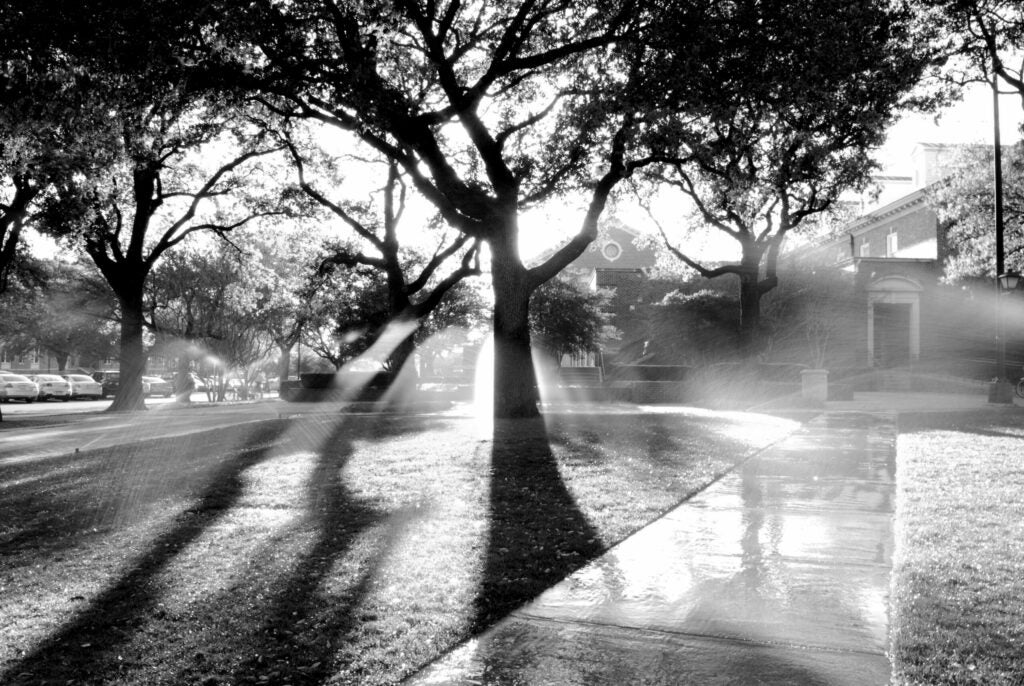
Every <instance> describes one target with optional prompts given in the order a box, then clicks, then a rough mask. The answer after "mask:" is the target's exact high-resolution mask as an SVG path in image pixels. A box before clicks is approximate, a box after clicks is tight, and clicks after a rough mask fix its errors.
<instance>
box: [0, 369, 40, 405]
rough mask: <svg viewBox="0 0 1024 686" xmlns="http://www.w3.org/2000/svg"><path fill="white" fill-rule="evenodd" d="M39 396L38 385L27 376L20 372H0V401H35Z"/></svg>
mask: <svg viewBox="0 0 1024 686" xmlns="http://www.w3.org/2000/svg"><path fill="white" fill-rule="evenodd" d="M37 397H39V386H37V385H36V384H35V382H34V381H32V380H31V379H29V378H28V377H27V376H22V375H21V374H8V373H6V372H5V373H3V374H0V402H7V401H8V400H24V401H25V402H27V403H32V402H35V400H36V398H37Z"/></svg>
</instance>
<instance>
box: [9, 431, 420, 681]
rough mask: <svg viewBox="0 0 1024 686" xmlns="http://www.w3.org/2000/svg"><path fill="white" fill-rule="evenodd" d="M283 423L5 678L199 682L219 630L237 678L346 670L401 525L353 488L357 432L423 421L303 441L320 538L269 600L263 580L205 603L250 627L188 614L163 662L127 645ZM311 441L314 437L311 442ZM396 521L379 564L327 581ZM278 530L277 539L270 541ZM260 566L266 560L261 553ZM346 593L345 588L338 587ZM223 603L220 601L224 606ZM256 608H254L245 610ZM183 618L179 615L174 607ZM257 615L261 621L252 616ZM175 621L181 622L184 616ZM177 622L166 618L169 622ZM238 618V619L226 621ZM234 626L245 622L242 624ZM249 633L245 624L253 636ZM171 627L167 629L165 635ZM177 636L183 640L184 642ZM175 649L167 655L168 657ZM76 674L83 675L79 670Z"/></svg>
mask: <svg viewBox="0 0 1024 686" xmlns="http://www.w3.org/2000/svg"><path fill="white" fill-rule="evenodd" d="M282 428H283V427H282V425H280V424H277V423H275V424H273V425H271V426H265V427H263V428H262V429H257V430H256V431H255V432H254V433H252V434H251V435H250V437H249V439H248V441H247V443H246V444H245V445H244V446H242V447H240V448H238V449H236V450H235V451H234V453H233V454H232V455H230V456H228V457H226V458H225V459H224V461H223V462H222V463H221V464H220V465H219V466H218V467H217V468H216V469H215V470H214V471H212V473H210V474H209V475H208V478H207V479H206V480H205V483H206V484H207V485H206V488H205V491H203V492H202V494H201V495H200V496H199V497H198V498H197V501H196V503H195V505H194V506H193V507H191V508H190V509H189V510H188V511H186V512H185V513H183V514H182V515H181V516H180V517H179V518H178V519H177V521H176V522H175V524H174V526H173V528H172V529H171V530H170V531H167V532H166V533H164V534H163V535H161V536H159V537H157V538H155V539H154V540H153V541H152V542H151V543H150V545H149V546H148V550H147V552H146V553H144V554H143V555H142V556H141V557H140V558H139V559H138V560H137V562H135V564H134V565H133V567H132V568H131V569H129V570H127V571H126V572H124V573H123V574H122V575H121V576H120V577H119V578H117V579H116V580H114V581H113V582H112V585H111V586H110V587H109V589H108V590H106V591H104V592H103V593H101V594H100V595H99V596H98V597H97V598H96V599H95V600H94V601H92V602H91V603H90V605H89V607H88V608H86V609H85V610H84V611H83V612H82V613H80V614H79V615H77V616H76V617H75V618H74V619H73V620H72V621H70V622H69V623H68V624H66V625H65V626H63V627H62V628H61V629H60V631H59V632H57V633H55V634H54V635H52V636H51V637H49V638H48V639H47V640H45V641H44V642H43V643H42V644H41V645H39V646H38V647H36V648H35V649H34V650H33V651H32V652H31V653H30V654H28V655H27V656H25V657H23V658H21V659H19V660H17V661H15V662H12V663H10V664H9V665H8V666H7V667H8V668H7V669H6V671H5V673H0V681H2V682H3V683H12V684H40V683H70V682H76V683H77V681H82V680H84V681H86V682H89V681H94V682H107V681H117V680H119V679H120V680H124V681H125V682H139V680H140V679H142V675H141V673H140V671H141V672H144V671H146V670H149V671H150V673H153V672H152V670H154V669H156V670H157V672H158V673H160V675H161V677H160V679H159V681H160V682H161V683H200V682H202V681H204V677H208V676H209V675H210V674H211V671H210V667H211V665H204V664H201V660H199V662H200V664H197V658H199V657H200V656H198V655H195V654H194V653H190V652H189V651H188V647H189V646H190V645H192V643H190V641H193V640H194V639H195V636H193V635H192V634H193V633H195V632H198V633H204V632H205V633H206V634H208V635H210V636H212V639H213V644H209V645H201V646H200V647H201V648H202V649H203V650H208V651H209V652H212V653H217V654H220V655H224V654H225V653H227V656H228V658H229V660H230V661H231V662H232V663H233V665H235V666H234V667H232V668H231V671H232V672H234V674H233V677H234V678H233V680H238V679H241V680H242V681H246V680H248V681H255V680H256V679H257V678H259V677H262V676H267V675H268V674H270V673H271V672H275V678H278V677H279V678H280V680H281V681H287V682H289V683H293V684H300V683H302V684H314V683H323V682H325V681H326V680H327V679H328V678H329V676H330V675H331V674H332V673H333V671H334V669H336V665H335V664H334V660H333V656H334V655H335V654H336V653H337V651H338V647H339V643H340V642H342V641H344V640H345V635H346V633H347V632H348V631H349V629H351V627H352V626H353V624H354V622H355V621H356V619H355V618H354V617H353V612H352V611H353V609H354V608H355V607H356V606H357V605H358V604H359V602H360V600H361V599H362V598H363V596H364V595H365V592H366V589H367V588H368V585H369V584H370V583H371V582H372V581H373V580H374V577H375V564H378V563H379V562H380V561H381V560H383V559H385V558H386V556H387V550H388V545H389V541H390V540H391V539H393V538H394V537H393V536H389V535H388V534H389V533H396V532H394V531H391V530H392V529H397V528H400V527H401V521H400V520H402V513H401V512H395V511H391V512H388V511H385V510H383V509H380V508H377V507H375V506H374V504H373V503H372V502H367V501H366V499H361V498H359V497H357V496H355V495H353V494H352V493H350V492H349V490H348V489H347V488H346V486H345V484H344V481H343V479H342V475H341V470H342V468H343V467H344V465H345V464H346V463H347V461H348V459H349V458H350V457H351V455H352V453H353V446H354V441H356V440H360V439H363V440H370V439H373V440H380V439H382V438H386V437H387V436H388V435H398V434H400V433H408V432H416V431H422V430H423V429H424V426H423V424H422V422H417V421H409V420H406V421H402V422H387V421H384V422H381V421H375V420H372V419H371V420H369V421H367V420H363V421H357V422H355V425H354V426H352V425H350V424H349V422H347V421H339V423H338V424H337V425H335V426H333V427H331V428H330V429H329V430H327V431H326V432H323V433H322V434H320V435H318V436H315V437H312V438H310V437H309V436H306V437H304V438H303V439H302V441H301V442H300V443H304V444H300V445H298V446H297V447H298V448H300V449H305V448H307V447H308V448H310V449H312V450H313V451H315V457H314V459H315V465H314V468H313V472H312V473H311V474H310V475H309V479H308V481H307V482H306V483H305V493H304V495H305V497H304V498H303V494H302V493H297V494H296V500H298V501H300V502H301V501H304V502H301V509H302V510H303V512H304V514H305V518H304V520H303V523H302V525H301V526H300V527H299V528H302V529H303V530H309V531H311V532H312V538H313V540H312V543H311V544H310V545H309V547H308V548H305V549H304V551H303V553H302V555H301V557H300V559H299V560H298V561H297V563H295V564H294V565H292V566H290V571H289V572H288V574H287V575H286V576H284V577H281V578H277V577H275V578H273V579H270V581H272V588H273V589H274V592H273V594H272V595H271V597H270V598H269V599H266V600H263V599H262V596H259V597H258V598H256V597H255V596H257V595H258V594H257V592H256V591H255V590H254V588H253V587H251V586H250V587H247V588H244V589H243V593H246V592H249V591H252V596H249V597H240V596H239V594H237V593H236V594H234V595H230V597H228V596H222V597H220V599H219V600H218V601H216V602H215V603H214V604H213V605H212V606H210V604H209V603H207V602H206V601H201V602H203V603H204V604H205V605H206V607H205V610H207V612H204V613H203V614H204V615H205V616H206V617H211V616H212V617H217V616H218V613H221V612H222V613H224V615H225V616H226V615H231V616H232V617H233V618H234V619H236V620H237V619H239V618H240V619H242V620H243V621H246V622H247V624H246V625H244V630H242V631H240V632H239V631H236V633H233V634H230V635H225V634H219V635H217V634H216V631H213V632H212V633H211V632H210V629H211V627H210V626H201V625H196V624H195V621H196V619H195V618H194V617H193V618H186V619H185V620H184V621H185V622H186V623H185V624H183V625H181V626H180V627H173V626H167V627H165V629H167V630H173V631H176V633H177V634H179V635H181V637H182V641H181V645H180V646H166V645H161V646H155V648H156V649H157V652H159V653H161V654H162V656H163V657H154V661H153V662H147V663H144V664H141V665H140V664H132V665H128V664H125V663H122V662H121V661H120V657H119V652H123V650H124V647H125V646H128V645H129V644H131V643H132V641H133V639H134V638H135V637H136V636H137V635H139V634H140V632H143V631H149V630H150V629H148V628H147V626H148V624H149V623H150V622H152V621H153V620H154V619H157V620H161V619H163V618H162V617H161V615H162V614H163V611H162V609H161V607H160V601H161V600H162V599H163V597H162V588H161V584H160V583H158V579H159V577H160V576H161V575H162V574H163V573H164V572H165V571H166V570H167V569H168V568H169V567H170V566H171V565H172V564H173V563H174V562H175V560H176V559H177V558H178V557H179V556H181V555H182V553H184V552H185V551H186V549H187V548H188V547H189V546H190V545H191V544H193V543H194V542H196V541H197V539H199V538H200V536H202V535H203V534H204V532H206V531H208V530H209V529H210V528H211V527H212V526H214V525H216V524H217V522H218V521H219V520H221V519H222V517H223V516H224V515H225V514H226V513H228V512H230V511H231V510H232V509H233V508H234V507H235V506H236V505H238V504H239V503H240V500H241V498H242V496H243V494H244V493H243V492H244V490H245V488H246V472H248V471H249V470H251V469H252V468H254V467H256V466H257V465H259V464H261V463H263V462H266V461H267V460H268V459H271V458H273V457H274V451H273V447H274V445H275V441H276V439H279V438H281V436H282ZM310 441H312V444H310V443H309V442H310ZM386 520H390V521H389V522H388V524H389V530H388V531H387V532H385V535H384V537H383V542H381V543H377V544H375V546H374V549H375V554H374V555H373V558H372V559H373V563H375V564H370V565H369V566H368V569H366V570H363V571H362V572H361V574H360V575H359V576H358V577H357V579H356V581H355V582H354V583H352V584H350V585H349V587H347V588H345V589H343V590H342V591H340V592H339V594H338V595H332V594H327V593H325V592H324V591H323V583H324V580H325V579H326V578H328V576H329V575H330V574H331V573H332V571H333V567H334V565H335V564H336V563H337V562H338V560H339V559H340V558H341V557H342V556H343V555H344V554H345V553H346V551H348V550H349V549H350V548H351V546H352V543H353V541H354V540H355V539H356V538H357V537H358V536H359V535H360V534H361V533H364V532H365V531H366V530H367V529H368V528H370V527H371V526H374V525H377V524H380V523H382V522H385V521H386ZM272 544H273V541H271V545H272ZM256 563H257V567H259V566H260V562H259V561H256ZM268 574H275V573H274V572H264V571H260V570H259V569H257V571H256V580H257V582H265V581H267V580H268ZM339 596H340V597H339ZM251 600H256V601H257V602H256V603H255V605H254V606H253V607H254V609H252V610H248V611H247V610H242V613H243V614H241V615H240V614H239V608H238V607H236V605H238V604H239V601H251ZM218 603H219V605H218ZM245 612H248V614H245ZM171 620H174V622H176V621H180V618H170V617H168V618H167V622H171ZM254 621H255V622H256V623H257V626H256V627H255V628H252V627H250V626H249V625H250V624H251V623H252V622H254ZM174 622H172V624H173V623H174ZM165 624H166V622H165ZM224 626H230V622H228V623H227V624H224ZM233 628H235V629H238V628H239V627H238V625H237V624H236V625H235V626H234V627H233ZM243 634H244V635H243ZM164 635H165V636H166V633H165V634H164ZM176 642H177V641H176ZM160 660H164V662H162V663H161V662H160ZM213 667H214V670H213V673H218V675H219V673H221V672H222V671H223V668H224V665H222V664H221V665H214V666H213ZM76 680H77V681H76Z"/></svg>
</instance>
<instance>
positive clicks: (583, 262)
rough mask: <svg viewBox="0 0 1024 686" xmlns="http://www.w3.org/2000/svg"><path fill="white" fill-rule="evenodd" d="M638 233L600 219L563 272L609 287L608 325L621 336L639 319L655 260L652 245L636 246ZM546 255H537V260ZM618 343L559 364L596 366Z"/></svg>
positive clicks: (593, 286) (590, 284)
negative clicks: (593, 236)
mask: <svg viewBox="0 0 1024 686" xmlns="http://www.w3.org/2000/svg"><path fill="white" fill-rule="evenodd" d="M639 235H640V234H639V233H638V232H637V231H635V230H633V229H631V228H630V227H628V226H626V225H625V224H623V223H622V222H621V221H618V220H617V219H614V218H613V219H610V220H608V221H606V222H603V223H602V224H601V227H600V229H599V232H598V236H597V238H596V239H595V240H594V241H593V242H592V243H591V244H590V245H589V246H588V247H587V249H586V250H585V251H584V252H583V254H582V255H580V256H579V257H577V258H576V259H575V260H574V261H573V262H572V263H571V264H570V265H569V266H568V267H567V268H566V269H565V271H564V272H563V274H564V275H565V276H567V277H569V278H572V279H575V280H576V281H577V282H578V283H580V284H582V285H584V286H585V287H587V288H589V289H591V290H595V291H596V290H599V289H609V290H611V291H612V297H611V300H610V302H609V303H608V305H607V307H606V311H607V312H608V313H609V314H610V315H612V322H611V323H612V325H613V326H614V327H615V328H616V329H618V330H619V331H621V332H623V333H624V334H625V335H624V339H628V337H629V336H628V334H629V333H630V332H631V331H632V330H634V329H635V328H636V327H637V326H638V323H639V321H640V320H641V319H642V315H641V311H642V310H643V307H642V306H643V305H644V299H645V293H646V292H647V290H648V289H647V288H646V285H647V283H648V278H649V274H650V270H651V269H652V268H653V267H654V265H655V263H656V261H657V253H656V252H655V251H654V250H653V249H652V248H647V247H638V246H637V244H636V239H637V237H638V236H639ZM549 255H550V253H546V254H544V255H541V256H540V258H539V260H542V259H545V258H547V257H548V256H549ZM620 344H621V341H609V342H608V344H607V345H606V346H605V347H604V349H603V350H600V351H596V350H595V351H591V352H590V353H588V354H586V355H578V356H575V357H573V358H566V359H564V360H562V366H564V367H589V366H600V364H601V358H602V356H604V355H613V354H615V353H617V352H618V350H619V345H620Z"/></svg>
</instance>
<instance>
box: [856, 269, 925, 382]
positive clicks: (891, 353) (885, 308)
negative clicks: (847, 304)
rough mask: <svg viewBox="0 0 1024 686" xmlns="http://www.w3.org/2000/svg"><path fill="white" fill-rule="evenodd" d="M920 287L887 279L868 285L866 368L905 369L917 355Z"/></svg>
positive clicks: (909, 281) (897, 278)
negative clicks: (867, 366)
mask: <svg viewBox="0 0 1024 686" xmlns="http://www.w3.org/2000/svg"><path fill="white" fill-rule="evenodd" d="M922 290H923V289H922V288H921V285H920V284H919V283H917V282H916V281H914V280H913V279H909V278H906V277H903V276H887V277H885V278H883V279H879V280H878V281H875V282H873V283H872V284H871V285H870V286H868V365H869V366H871V367H877V368H883V369H891V368H893V367H905V366H907V365H909V364H911V363H913V362H916V361H917V360H918V358H919V357H920V356H921V291H922Z"/></svg>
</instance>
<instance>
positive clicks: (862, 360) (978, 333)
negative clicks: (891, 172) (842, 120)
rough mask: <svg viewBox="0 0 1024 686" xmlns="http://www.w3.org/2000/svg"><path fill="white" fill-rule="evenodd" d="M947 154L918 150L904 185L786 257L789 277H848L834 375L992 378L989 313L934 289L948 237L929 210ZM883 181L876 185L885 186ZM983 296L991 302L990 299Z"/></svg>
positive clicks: (970, 297) (974, 299)
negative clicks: (823, 271) (839, 273)
mask: <svg viewBox="0 0 1024 686" xmlns="http://www.w3.org/2000/svg"><path fill="white" fill-rule="evenodd" d="M951 153H952V148H950V147H947V146H939V145H925V144H922V145H919V146H917V148H916V149H915V151H914V173H913V176H912V177H911V182H912V183H911V185H910V186H907V185H905V183H904V179H903V178H902V177H901V178H900V179H899V183H898V184H897V185H896V188H897V189H899V190H902V191H905V192H904V194H903V195H900V196H898V197H893V195H894V194H893V193H892V189H891V188H890V189H889V192H888V194H887V195H885V196H884V197H886V198H887V202H885V203H884V204H882V205H881V206H878V207H876V208H874V209H871V210H870V211H868V212H866V213H865V214H863V215H862V216H860V217H858V218H857V219H855V220H853V221H852V222H850V223H849V224H847V225H846V226H845V227H844V229H843V231H842V232H841V233H840V234H839V235H836V236H834V237H833V238H832V239H830V240H828V241H825V242H824V243H822V244H819V245H817V246H813V247H806V248H801V249H799V250H796V251H794V252H793V253H792V254H790V255H787V256H786V260H785V263H786V265H787V267H789V268H795V269H806V268H808V267H831V268H834V269H837V270H845V271H848V272H852V273H853V275H854V293H853V294H852V303H853V311H852V314H851V316H849V317H848V320H849V321H848V322H847V328H846V330H845V331H844V332H843V335H842V337H841V340H840V341H839V343H838V344H837V345H835V346H833V347H834V349H833V352H832V362H833V364H836V365H837V366H844V367H846V366H850V367H868V368H874V369H892V368H902V367H917V368H924V369H934V370H936V371H945V372H949V373H957V374H961V375H966V376H983V375H986V374H989V373H991V372H992V370H993V366H992V365H993V351H994V349H995V343H994V320H993V316H992V312H993V310H994V305H992V304H991V303H981V302H979V301H978V299H979V298H984V297H985V295H986V294H985V293H980V294H975V293H972V292H970V291H967V290H965V289H962V288H956V287H952V286H949V285H946V284H943V283H942V276H943V265H944V261H945V258H946V256H947V253H948V244H947V232H946V227H945V226H943V225H942V224H941V223H940V221H939V218H938V216H937V214H936V213H935V211H934V210H933V209H932V208H931V206H930V205H929V203H928V192H929V188H931V187H932V186H933V185H934V184H936V183H941V180H942V178H943V168H944V162H945V160H946V159H947V158H948V156H949V155H950V154H951ZM883 180H884V177H883ZM987 295H989V296H991V297H992V298H994V297H995V296H994V294H992V293H988V294H987Z"/></svg>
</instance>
